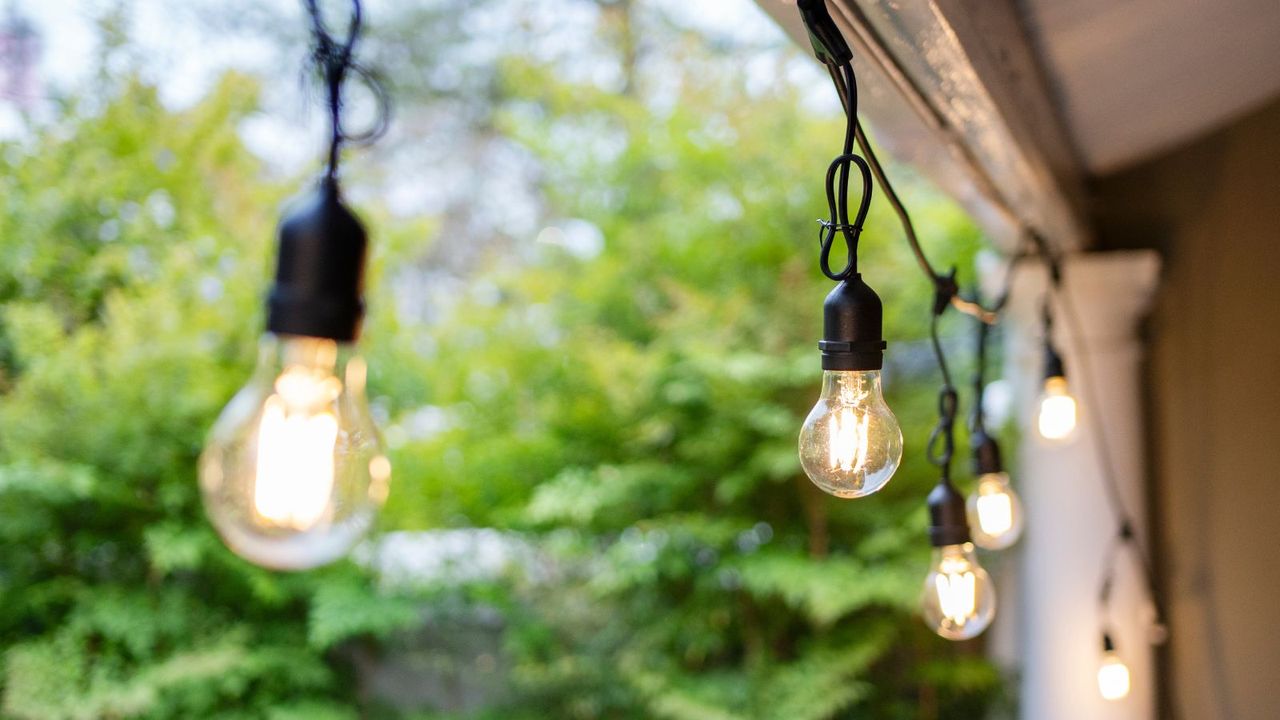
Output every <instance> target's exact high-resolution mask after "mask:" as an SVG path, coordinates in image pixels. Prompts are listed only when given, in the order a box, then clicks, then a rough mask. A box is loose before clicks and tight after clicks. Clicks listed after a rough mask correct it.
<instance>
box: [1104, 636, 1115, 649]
mask: <svg viewBox="0 0 1280 720" xmlns="http://www.w3.org/2000/svg"><path fill="white" fill-rule="evenodd" d="M1115 651H1116V643H1115V641H1114V640H1112V639H1111V633H1109V632H1104V633H1102V652H1115Z"/></svg>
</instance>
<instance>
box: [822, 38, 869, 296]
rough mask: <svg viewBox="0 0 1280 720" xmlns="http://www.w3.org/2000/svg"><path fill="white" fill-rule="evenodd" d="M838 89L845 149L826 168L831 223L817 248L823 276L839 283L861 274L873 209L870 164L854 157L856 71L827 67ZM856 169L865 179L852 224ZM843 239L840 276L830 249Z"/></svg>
mask: <svg viewBox="0 0 1280 720" xmlns="http://www.w3.org/2000/svg"><path fill="white" fill-rule="evenodd" d="M827 69H828V71H830V73H831V77H832V80H833V81H834V82H835V84H836V89H837V91H838V92H839V93H840V98H841V102H842V103H843V104H844V108H845V131H844V146H843V149H842V151H841V153H840V156H839V157H837V158H836V159H835V160H832V161H831V165H830V166H828V167H827V177H826V188H827V209H828V212H829V214H830V219H828V220H819V221H818V224H819V225H820V228H819V230H818V245H819V247H821V252H820V254H819V257H818V265H819V267H821V269H822V274H823V275H826V276H827V277H828V278H830V279H831V280H835V281H837V282H839V281H841V280H845V279H848V278H850V277H853V276H854V275H856V274H857V273H858V238H859V237H860V236H861V235H862V225H863V223H864V222H865V221H866V219H867V211H868V210H870V209H871V188H872V186H871V168H870V167H868V165H867V161H866V160H864V159H863V158H861V157H860V156H858V155H856V154H854V152H853V146H854V138H855V135H856V129H857V124H858V85H857V80H856V79H855V78H854V75H853V67H852V66H851V65H849V64H847V63H846V64H844V65H841V66H840V67H839V68H838V69H837V68H835V67H831V66H827ZM852 165H857V166H858V171H859V172H860V173H861V175H862V197H861V199H860V200H859V201H858V212H857V214H855V215H854V218H853V221H852V222H850V220H849V171H850V166H852ZM837 172H838V173H839V189H838V190H837V184H836V174H837ZM837 233H839V234H841V235H842V236H843V237H844V244H845V253H846V260H845V266H844V268H843V269H841V270H840V271H839V272H835V271H833V270H832V269H831V247H832V245H833V244H834V243H835V238H836V234H837Z"/></svg>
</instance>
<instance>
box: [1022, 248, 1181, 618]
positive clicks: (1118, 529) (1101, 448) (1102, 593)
mask: <svg viewBox="0 0 1280 720" xmlns="http://www.w3.org/2000/svg"><path fill="white" fill-rule="evenodd" d="M1031 237H1032V240H1033V241H1034V242H1035V243H1036V245H1037V247H1038V248H1039V252H1040V255H1041V257H1043V258H1044V259H1045V262H1046V263H1048V265H1049V277H1050V281H1051V285H1050V293H1052V296H1053V297H1055V298H1057V300H1058V306H1059V307H1060V308H1061V310H1062V316H1063V319H1064V321H1065V322H1066V323H1067V330H1068V332H1069V333H1070V334H1071V336H1072V337H1073V338H1074V339H1075V346H1076V353H1075V356H1074V358H1073V359H1074V360H1075V361H1076V363H1077V365H1076V370H1075V372H1074V373H1072V374H1073V375H1075V377H1076V378H1077V379H1078V381H1079V382H1078V383H1077V387H1079V388H1082V390H1081V393H1082V395H1083V398H1082V399H1083V400H1084V401H1085V406H1086V407H1091V408H1094V410H1095V412H1096V410H1097V408H1099V407H1101V405H1099V404H1098V403H1097V402H1096V399H1097V398H1096V393H1097V388H1096V387H1095V385H1094V378H1095V377H1097V376H1096V375H1095V374H1094V372H1093V366H1092V363H1091V360H1090V356H1089V348H1088V346H1087V344H1086V342H1087V341H1086V339H1085V336H1084V333H1083V332H1082V328H1083V324H1082V323H1081V322H1080V315H1079V314H1078V313H1077V312H1076V307H1075V303H1074V302H1073V301H1072V298H1071V294H1070V293H1069V292H1067V291H1066V290H1065V289H1064V288H1063V286H1062V266H1061V263H1060V262H1059V260H1058V258H1057V256H1055V255H1054V254H1053V252H1052V251H1051V250H1050V248H1049V245H1048V243H1047V242H1046V241H1045V239H1044V238H1043V237H1041V236H1040V235H1038V234H1035V233H1033V234H1032V236H1031ZM1044 312H1045V323H1046V324H1045V333H1046V339H1047V340H1048V341H1050V342H1052V338H1048V337H1047V336H1048V333H1049V331H1050V329H1051V328H1052V316H1051V314H1050V313H1049V298H1048V297H1046V299H1045V307H1044ZM1085 424H1086V425H1087V426H1088V427H1089V431H1090V436H1091V439H1092V440H1093V445H1094V448H1095V449H1096V452H1097V455H1098V466H1099V469H1100V470H1101V479H1102V487H1103V491H1104V493H1105V496H1106V499H1107V504H1108V506H1109V507H1110V510H1111V515H1112V518H1113V519H1114V522H1115V535H1114V536H1113V537H1112V540H1111V543H1110V544H1109V545H1108V548H1107V553H1106V557H1105V561H1104V563H1103V574H1102V580H1101V586H1100V588H1099V591H1098V606H1099V616H1100V618H1102V620H1103V622H1104V624H1106V623H1107V619H1108V618H1109V616H1110V610H1111V588H1112V585H1113V584H1114V581H1115V574H1116V566H1117V564H1118V563H1119V561H1120V557H1121V555H1122V551H1124V550H1128V551H1129V552H1130V554H1131V555H1132V556H1133V558H1134V559H1135V560H1136V561H1137V563H1138V566H1139V569H1140V570H1141V572H1142V577H1143V581H1144V583H1145V584H1146V591H1147V597H1148V599H1149V600H1150V601H1151V605H1152V608H1153V609H1154V611H1155V618H1154V619H1153V625H1154V627H1155V628H1156V632H1157V634H1158V635H1162V634H1163V633H1164V631H1165V628H1164V618H1165V613H1164V608H1163V607H1162V605H1161V602H1160V598H1159V594H1158V593H1157V591H1156V579H1155V569H1154V567H1153V566H1152V564H1151V560H1150V558H1149V555H1148V554H1147V551H1146V548H1145V547H1144V546H1143V544H1142V541H1141V540H1140V539H1139V538H1138V536H1137V534H1136V533H1135V532H1134V525H1135V523H1134V520H1133V515H1132V514H1130V512H1129V509H1128V507H1127V505H1126V504H1125V501H1124V498H1123V497H1122V495H1121V493H1120V484H1119V481H1118V473H1117V472H1116V469H1115V465H1114V462H1113V460H1112V456H1111V446H1110V443H1109V441H1108V436H1107V433H1106V430H1105V428H1104V427H1103V426H1102V418H1101V416H1100V415H1095V417H1094V421H1093V422H1089V423H1085ZM1156 640H1157V642H1156V644H1160V643H1162V642H1163V638H1162V637H1158V636H1157V638H1156Z"/></svg>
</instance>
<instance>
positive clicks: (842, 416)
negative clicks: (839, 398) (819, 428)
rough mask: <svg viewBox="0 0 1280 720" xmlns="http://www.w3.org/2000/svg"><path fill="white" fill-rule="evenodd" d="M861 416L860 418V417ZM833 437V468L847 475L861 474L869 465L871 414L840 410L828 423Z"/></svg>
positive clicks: (846, 409)
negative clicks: (864, 467)
mask: <svg viewBox="0 0 1280 720" xmlns="http://www.w3.org/2000/svg"><path fill="white" fill-rule="evenodd" d="M859 415H860V417H859ZM828 422H829V423H830V425H829V427H828V430H830V436H831V467H832V468H833V469H838V470H840V471H842V472H846V473H860V472H862V468H863V466H865V465H866V463H867V428H868V426H869V425H870V423H871V417H870V414H869V413H865V412H864V413H854V411H853V409H852V408H847V407H845V408H840V412H839V413H836V414H834V415H832V416H831V417H830V419H829V421H828Z"/></svg>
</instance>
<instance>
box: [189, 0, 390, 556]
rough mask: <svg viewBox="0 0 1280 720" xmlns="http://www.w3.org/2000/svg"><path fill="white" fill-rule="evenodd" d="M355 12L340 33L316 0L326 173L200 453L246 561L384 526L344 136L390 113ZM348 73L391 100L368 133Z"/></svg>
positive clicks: (339, 547)
mask: <svg viewBox="0 0 1280 720" xmlns="http://www.w3.org/2000/svg"><path fill="white" fill-rule="evenodd" d="M352 8H353V9H352V16H351V22H350V29H349V31H348V35H347V37H346V38H345V40H344V41H342V42H339V41H337V40H335V39H334V38H333V37H332V36H331V35H330V34H329V33H328V31H327V30H326V29H325V26H324V23H323V21H322V19H321V16H320V12H319V9H318V8H317V6H316V2H315V0H308V1H307V2H306V9H307V11H308V14H309V15H310V19H311V23H312V33H313V37H314V42H315V47H314V61H315V63H316V65H317V67H318V69H319V71H320V73H321V74H322V76H323V77H324V80H325V84H326V87H327V90H328V105H329V112H330V121H331V131H332V132H331V137H330V143H329V154H328V162H327V166H326V171H325V174H324V176H323V178H322V179H321V180H320V182H319V184H318V186H317V187H316V188H315V189H314V190H313V191H312V192H310V193H309V194H307V195H306V196H305V197H304V198H303V199H301V200H300V201H299V202H298V203H297V204H296V205H295V207H294V209H293V210H291V211H290V212H289V213H288V214H287V215H286V216H285V217H284V219H283V220H282V221H281V223H280V227H279V233H278V234H279V253H278V256H277V265H276V277H275V286H274V287H273V289H272V291H271V295H270V299H269V300H268V303H267V324H266V330H267V333H266V335H265V336H264V337H263V339H262V342H261V347H260V352H259V357H258V368H257V370H256V371H255V372H254V374H253V377H252V378H251V379H250V380H249V382H248V384H246V385H245V386H244V387H243V388H242V389H241V390H240V391H239V392H238V393H237V394H236V396H235V397H234V398H232V400H231V402H230V403H228V405H227V407H226V408H225V409H224V410H223V411H222V414H221V416H220V417H219V418H218V420H217V422H216V423H215V425H214V427H213V430H212V432H211V433H210V436H209V440H208V442H207V443H206V446H205V450H204V453H203V454H202V455H201V458H200V488H201V491H202V496H203V499H204V505H205V511H206V513H207V514H208V516H209V519H210V520H211V521H212V523H213V525H214V527H215V528H216V529H217V531H218V533H219V535H221V537H222V539H223V540H224V541H225V542H226V544H227V545H228V546H229V547H230V548H231V549H232V550H233V551H234V552H236V553H237V554H239V555H241V556H242V557H244V558H245V559H247V560H250V561H251V562H254V563H257V564H259V565H263V566H266V567H270V568H275V569H282V570H300V569H306V568H312V567H316V566H318V565H323V564H325V563H328V562H332V561H333V560H336V559H337V558H339V557H341V556H343V555H345V554H346V553H347V551H348V550H350V548H351V547H352V546H353V545H354V544H355V543H356V542H357V541H358V540H359V539H360V538H361V537H362V536H363V535H364V534H365V532H366V531H367V530H368V529H369V527H370V526H371V524H372V522H373V518H374V516H375V514H376V512H377V510H378V508H379V507H380V506H381V505H382V502H383V501H384V500H385V499H386V495H387V484H388V482H389V480H390V475H391V463H390V462H389V461H388V460H387V458H386V456H384V455H383V454H382V445H381V441H380V439H379V437H378V432H377V429H376V428H375V427H374V423H373V418H372V416H371V415H370V412H369V408H368V404H367V402H366V401H365V395H364V388H365V376H366V368H365V364H364V362H363V361H362V360H361V359H360V358H359V357H358V356H357V355H356V354H355V351H354V344H355V341H356V339H357V338H358V337H359V334H360V324H361V320H362V318H363V315H364V300H363V297H362V294H363V284H364V265H365V255H366V248H367V245H368V241H367V236H366V233H365V230H364V227H363V225H362V224H361V223H360V220H359V219H358V218H357V217H356V216H355V214H354V213H352V212H351V210H350V209H349V208H348V207H347V206H346V204H345V203H344V202H343V200H342V194H341V190H340V187H339V183H338V161H339V155H340V151H341V146H342V144H343V143H344V142H348V141H353V140H354V141H360V140H370V139H372V138H373V137H376V136H377V135H379V134H381V132H382V130H383V129H384V128H385V125H386V117H387V114H386V110H387V107H386V96H385V94H383V93H382V91H381V88H380V87H379V86H378V85H377V84H376V83H375V82H373V80H372V79H371V77H370V76H369V74H368V73H367V72H365V71H364V70H363V69H361V68H360V67H359V66H358V65H356V64H355V63H354V62H353V55H354V50H355V45H356V41H357V40H358V38H359V36H360V29H361V20H362V15H361V7H360V3H359V2H358V0H355V1H353V3H352ZM348 74H354V75H356V76H358V77H359V78H361V79H363V80H364V81H365V82H366V83H368V84H369V85H370V87H371V88H372V89H373V90H374V95H375V97H377V98H378V101H379V120H378V122H377V123H376V124H375V126H374V128H373V129H372V130H370V131H369V132H367V133H364V134H361V135H353V134H350V133H347V132H345V131H344V129H343V127H342V119H341V107H342V89H343V84H344V81H345V79H346V78H347V76H348Z"/></svg>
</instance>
